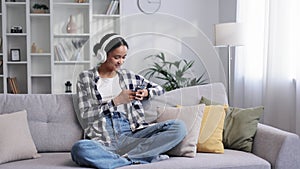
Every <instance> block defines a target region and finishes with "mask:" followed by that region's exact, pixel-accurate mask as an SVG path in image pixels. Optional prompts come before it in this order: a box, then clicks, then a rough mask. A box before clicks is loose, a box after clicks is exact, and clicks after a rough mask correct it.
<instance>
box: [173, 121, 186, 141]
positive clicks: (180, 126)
mask: <svg viewBox="0 0 300 169" xmlns="http://www.w3.org/2000/svg"><path fill="white" fill-rule="evenodd" d="M174 127H175V128H176V130H177V131H178V135H179V137H182V138H184V137H185V136H186V135H187V128H186V125H185V123H184V122H183V121H182V120H175V121H174Z"/></svg>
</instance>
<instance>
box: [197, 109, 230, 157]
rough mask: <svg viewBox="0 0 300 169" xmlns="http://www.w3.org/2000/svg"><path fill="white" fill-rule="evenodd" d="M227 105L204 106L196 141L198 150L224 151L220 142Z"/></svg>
mask: <svg viewBox="0 0 300 169" xmlns="http://www.w3.org/2000/svg"><path fill="white" fill-rule="evenodd" d="M226 108H227V106H222V105H210V106H205V109H204V113H203V117H202V123H201V128H200V133H199V139H198V143H197V151H198V152H209V153H224V146H223V143H222V136H223V127H224V119H225V116H226V113H225V109H226Z"/></svg>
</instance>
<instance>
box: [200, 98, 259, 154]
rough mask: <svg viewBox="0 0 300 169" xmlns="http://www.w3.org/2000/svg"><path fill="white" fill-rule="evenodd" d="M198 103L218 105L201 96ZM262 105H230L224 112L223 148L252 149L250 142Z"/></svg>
mask: <svg viewBox="0 0 300 169" xmlns="http://www.w3.org/2000/svg"><path fill="white" fill-rule="evenodd" d="M200 103H203V104H206V105H218V104H219V103H218V102H215V101H212V100H210V99H208V98H205V97H202V98H201V100H200ZM263 110H264V107H262V106H260V107H253V108H246V109H243V108H237V107H230V108H229V109H228V110H227V112H226V118H225V122H224V131H223V144H224V147H225V148H230V149H235V150H241V151H246V152H251V151H252V144H253V140H254V136H255V133H256V130H257V125H258V122H259V119H260V116H261V115H262V113H263Z"/></svg>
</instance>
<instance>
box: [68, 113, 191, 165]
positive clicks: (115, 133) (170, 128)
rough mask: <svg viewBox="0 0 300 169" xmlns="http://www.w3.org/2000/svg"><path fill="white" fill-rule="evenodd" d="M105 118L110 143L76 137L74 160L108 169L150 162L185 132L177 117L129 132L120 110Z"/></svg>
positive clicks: (73, 151)
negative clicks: (109, 144) (106, 144)
mask: <svg viewBox="0 0 300 169" xmlns="http://www.w3.org/2000/svg"><path fill="white" fill-rule="evenodd" d="M105 118H106V129H107V131H108V133H109V135H110V138H111V143H112V144H111V146H109V147H107V146H104V145H103V144H101V143H99V142H96V141H93V140H81V141H78V142H77V143H75V144H74V146H73V147H72V150H71V154H72V159H73V161H75V162H76V163H77V164H79V165H82V166H90V167H96V168H99V169H100V168H101V169H102V168H105V169H111V168H117V167H121V166H125V165H131V164H135V163H150V162H151V161H152V159H154V158H156V157H157V156H158V155H160V154H162V153H165V152H166V151H168V150H170V149H171V148H173V147H175V146H176V145H177V144H179V143H180V142H181V141H182V139H183V138H184V137H185V136H186V134H187V131H186V127H185V124H184V123H183V122H182V121H180V120H168V121H165V122H161V123H157V124H155V125H151V126H149V127H147V128H145V129H142V130H138V131H136V132H132V131H131V129H130V126H129V121H128V120H127V118H126V117H125V115H124V114H123V113H119V112H114V113H113V114H112V115H110V114H109V115H107V116H106V117H105Z"/></svg>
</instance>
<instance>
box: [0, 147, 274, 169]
mask: <svg viewBox="0 0 300 169" xmlns="http://www.w3.org/2000/svg"><path fill="white" fill-rule="evenodd" d="M41 155H42V157H41V158H38V159H30V160H22V161H16V162H11V163H5V164H2V165H0V169H71V168H77V169H78V166H77V165H76V164H75V163H74V162H73V161H72V159H71V155H70V153H41ZM153 168H159V169H217V168H218V169H220V168H224V169H271V166H270V163H269V162H267V161H266V160H264V159H262V158H260V157H257V156H255V155H254V154H252V153H247V152H242V151H236V150H228V149H225V152H224V154H214V153H197V154H196V157H195V158H188V157H171V158H170V159H169V160H165V161H160V162H156V163H152V164H143V165H131V166H125V167H121V168H120V169H153ZM80 169H90V168H85V167H81V168H80Z"/></svg>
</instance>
